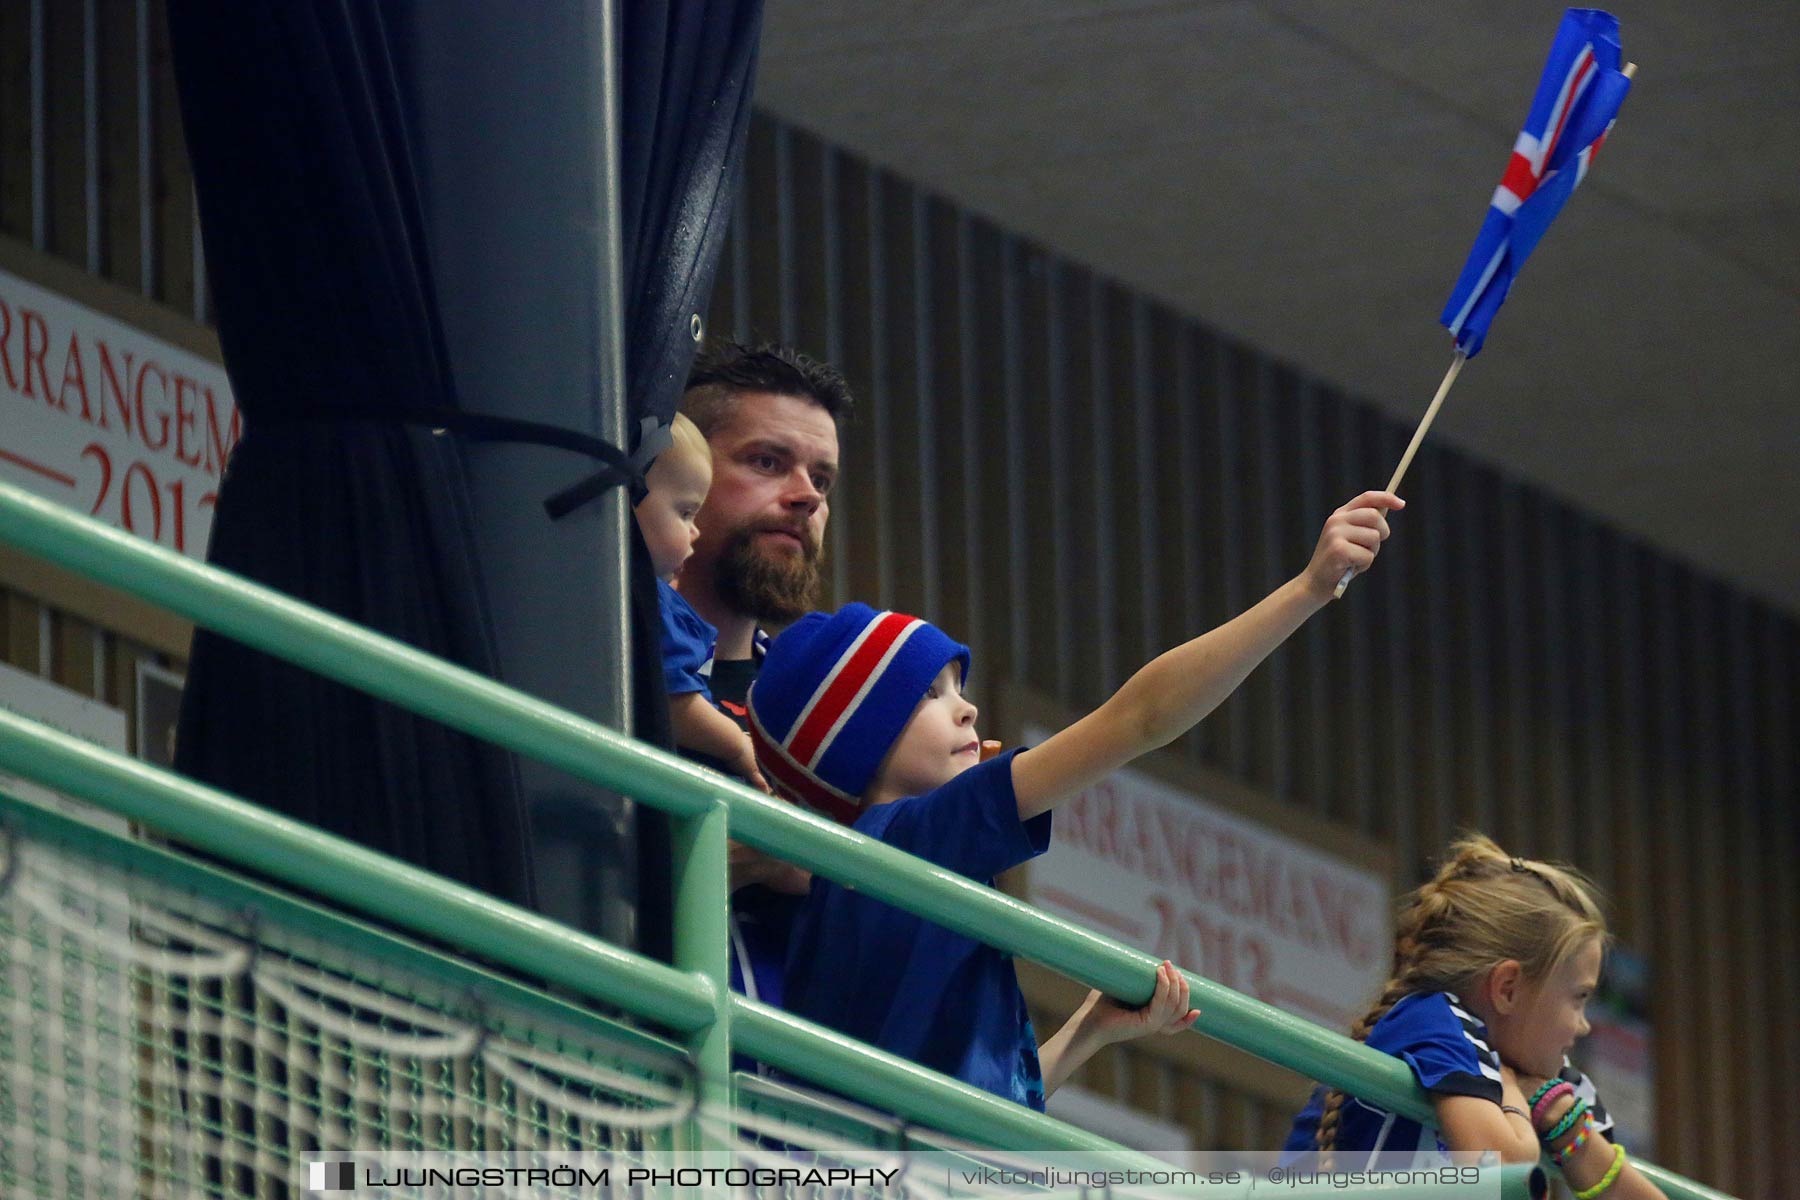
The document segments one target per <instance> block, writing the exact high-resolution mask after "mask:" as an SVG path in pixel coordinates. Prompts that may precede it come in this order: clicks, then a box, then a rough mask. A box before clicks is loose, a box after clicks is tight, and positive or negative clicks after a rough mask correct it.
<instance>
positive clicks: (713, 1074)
mask: <svg viewBox="0 0 1800 1200" xmlns="http://www.w3.org/2000/svg"><path fill="white" fill-rule="evenodd" d="M727 812H728V809H727V807H726V804H725V801H724V800H722V799H721V800H715V801H714V802H713V804H712V807H711V808H709V809H708V810H707V811H706V812H704V813H702V814H700V815H699V816H694V817H683V818H680V819H678V820H676V821H675V822H674V830H673V837H672V839H671V840H672V842H673V846H674V853H673V856H672V857H673V861H672V863H671V868H672V869H671V871H670V882H671V884H672V887H673V891H674V904H675V966H676V967H677V968H678V969H679V970H683V971H693V972H696V973H698V974H700V975H703V976H705V978H706V979H707V980H708V982H710V983H711V984H712V988H713V1001H714V1009H713V1014H714V1015H713V1020H712V1023H711V1024H709V1025H708V1026H706V1027H705V1028H704V1029H701V1030H699V1031H698V1032H696V1033H695V1034H693V1035H692V1036H691V1038H690V1039H689V1046H690V1047H691V1048H692V1050H693V1052H694V1062H695V1066H696V1067H697V1068H698V1070H699V1074H700V1078H699V1101H700V1107H699V1111H698V1112H697V1113H696V1120H695V1121H694V1122H692V1123H691V1125H690V1128H689V1130H688V1132H687V1136H686V1137H685V1138H684V1140H683V1144H682V1146H681V1148H682V1149H684V1150H704V1149H718V1148H721V1147H718V1146H715V1145H713V1144H711V1140H710V1139H708V1138H706V1137H704V1136H703V1135H702V1133H701V1129H700V1126H699V1121H698V1116H699V1113H700V1112H704V1111H705V1110H707V1109H711V1110H712V1111H713V1112H715V1113H717V1112H723V1111H727V1110H728V1107H729V1104H730V1100H731V930H730V920H731V888H730V884H729V882H728V880H727V878H726V875H727V871H726V834H727V831H728V818H727V815H726V814H727Z"/></svg>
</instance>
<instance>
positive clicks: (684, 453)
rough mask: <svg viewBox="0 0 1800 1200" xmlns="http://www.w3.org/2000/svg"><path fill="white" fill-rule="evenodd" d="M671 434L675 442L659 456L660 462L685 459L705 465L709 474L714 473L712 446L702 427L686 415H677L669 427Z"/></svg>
mask: <svg viewBox="0 0 1800 1200" xmlns="http://www.w3.org/2000/svg"><path fill="white" fill-rule="evenodd" d="M669 433H670V435H671V436H672V438H673V440H672V441H670V443H669V445H668V448H667V449H665V450H664V451H663V452H662V453H661V454H659V455H657V458H658V459H659V460H660V459H662V458H664V457H668V458H685V459H689V460H691V461H693V462H694V463H697V464H701V465H704V466H705V467H706V468H707V472H708V473H709V474H710V473H711V471H712V446H711V445H710V444H709V443H708V442H707V440H706V435H705V434H703V433H701V432H700V427H699V426H698V425H696V424H694V422H693V421H692V420H690V419H689V418H688V416H687V414H685V413H676V414H675V420H674V421H673V422H671V423H670V425H669Z"/></svg>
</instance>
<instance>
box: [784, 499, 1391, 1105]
mask: <svg viewBox="0 0 1800 1200" xmlns="http://www.w3.org/2000/svg"><path fill="white" fill-rule="evenodd" d="M1403 503H1404V502H1403V501H1401V500H1400V499H1399V498H1398V497H1397V496H1394V495H1392V494H1391V493H1388V492H1365V493H1363V494H1362V495H1361V496H1359V497H1357V498H1356V499H1355V500H1352V501H1351V502H1350V503H1349V504H1347V505H1345V506H1344V507H1343V508H1340V509H1338V510H1337V512H1335V513H1333V514H1332V516H1331V518H1330V520H1328V521H1327V522H1326V523H1325V530H1324V532H1323V534H1321V535H1320V538H1319V542H1318V545H1317V547H1316V548H1315V549H1314V551H1313V556H1312V560H1311V562H1310V563H1308V565H1307V567H1306V569H1305V570H1304V571H1303V572H1301V574H1300V575H1298V576H1297V577H1295V578H1294V579H1293V580H1291V581H1289V582H1288V583H1286V584H1283V585H1282V586H1281V587H1279V588H1277V589H1276V590H1275V591H1274V592H1272V593H1271V594H1270V595H1269V596H1268V597H1267V598H1266V599H1264V600H1263V601H1262V602H1261V603H1259V604H1257V605H1256V606H1255V607H1253V608H1251V609H1249V610H1248V611H1247V612H1245V613H1243V614H1242V615H1240V616H1238V617H1237V618H1235V619H1234V620H1232V621H1229V622H1227V623H1226V624H1224V625H1221V626H1220V627H1219V628H1217V629H1215V630H1213V631H1212V632H1210V633H1207V634H1205V635H1204V636H1202V637H1199V638H1196V639H1195V640H1193V641H1191V642H1188V643H1186V644H1185V645H1181V646H1177V647H1176V648H1175V649H1173V650H1170V651H1168V652H1167V653H1165V654H1163V655H1162V656H1161V657H1159V658H1157V659H1155V660H1154V661H1153V662H1151V663H1150V664H1149V665H1148V666H1146V667H1144V668H1143V669H1141V670H1140V671H1138V673H1137V674H1135V675H1133V676H1132V677H1131V678H1130V679H1129V680H1127V681H1126V683H1125V685H1124V686H1123V687H1121V688H1120V689H1119V690H1118V692H1117V693H1116V694H1115V695H1114V696H1113V697H1112V699H1110V700H1108V701H1107V702H1106V703H1105V704H1103V705H1101V706H1100V707H1099V708H1098V709H1096V710H1095V711H1094V712H1092V713H1090V714H1088V715H1087V716H1085V717H1083V718H1081V719H1080V720H1079V721H1077V722H1075V724H1073V725H1071V726H1069V727H1068V728H1067V729H1064V730H1063V731H1062V732H1060V733H1057V734H1055V735H1054V736H1052V737H1051V738H1049V739H1048V740H1046V741H1045V742H1044V743H1043V744H1042V745H1040V746H1038V747H1037V748H1035V749H1033V750H1031V751H1030V752H1029V753H1021V752H1019V751H1012V752H1009V753H1007V754H1004V755H1001V756H999V757H997V758H994V759H991V760H989V761H988V762H985V763H984V762H980V761H979V757H980V745H981V743H980V739H979V738H978V737H977V736H976V733H975V715H976V709H975V706H974V705H973V704H971V703H969V701H968V700H967V699H966V698H965V697H964V695H963V687H964V686H965V684H966V682H967V678H968V671H969V651H968V648H967V647H965V646H962V645H960V644H958V643H957V642H954V641H952V640H951V639H950V638H949V637H947V636H945V635H944V634H943V633H942V632H940V631H939V630H938V629H937V628H935V627H934V626H932V625H929V624H927V623H926V622H924V621H921V620H918V619H917V618H915V617H908V616H904V615H902V614H898V613H877V612H874V611H873V610H871V609H869V608H868V607H867V606H866V605H860V604H850V605H846V606H845V607H844V608H842V609H840V610H838V612H836V613H835V614H829V615H828V614H825V613H812V614H809V615H807V616H805V617H802V618H801V619H800V621H798V622H797V623H796V624H794V625H793V626H792V627H790V628H789V629H788V630H787V631H786V632H784V633H783V634H782V635H781V636H780V637H778V638H776V639H775V641H774V643H773V644H772V645H771V646H770V647H769V651H768V655H767V656H766V657H765V658H764V660H763V667H762V674H761V675H760V676H759V677H758V679H757V681H756V684H755V686H754V687H753V688H752V689H751V691H750V697H749V709H750V735H751V738H752V740H753V741H754V742H755V743H756V752H757V757H758V759H759V761H760V762H761V763H762V766H763V771H764V773H765V774H766V775H767V777H768V778H769V779H770V780H771V781H772V782H773V783H774V784H775V786H776V788H777V789H778V791H779V792H780V793H781V794H783V795H785V796H787V797H789V798H790V799H793V800H796V801H798V802H800V803H802V804H805V805H807V806H809V807H812V808H814V809H817V810H819V811H821V812H824V813H825V814H827V815H829V816H832V817H834V818H836V819H837V820H839V821H842V822H844V823H845V824H849V825H852V826H853V827H854V828H855V829H856V830H857V831H858V832H859V833H863V834H866V835H868V836H869V837H873V838H877V839H879V840H880V841H883V842H886V843H887V844H889V845H891V846H895V847H897V848H899V849H902V850H906V851H908V852H910V853H912V854H916V855H918V856H919V857H921V858H924V859H927V860H929V861H930V862H933V863H936V864H937V865H939V866H942V867H946V868H948V869H950V870H953V871H956V872H958V873H960V874H962V875H966V876H968V877H970V878H972V879H976V880H979V881H982V882H991V881H992V878H993V876H994V875H996V874H998V873H999V872H1001V871H1004V870H1006V869H1007V868H1009V867H1013V866H1016V865H1018V864H1019V863H1021V862H1024V861H1025V860H1027V859H1029V858H1032V857H1034V856H1036V855H1038V854H1041V853H1043V852H1044V851H1045V850H1046V849H1048V848H1049V844H1050V809H1051V808H1052V806H1054V805H1055V804H1056V803H1057V802H1059V801H1060V800H1062V799H1064V798H1065V797H1068V796H1073V795H1075V794H1077V793H1079V792H1080V791H1082V790H1083V789H1084V788H1086V787H1087V786H1088V785H1089V784H1091V783H1094V782H1095V781H1097V780H1099V779H1101V778H1103V777H1104V776H1105V775H1106V774H1107V773H1108V772H1110V771H1112V770H1113V769H1115V768H1117V767H1120V766H1123V765H1125V764H1126V763H1128V762H1130V761H1131V760H1132V759H1134V758H1136V757H1138V756H1139V755H1141V754H1144V753H1145V752H1147V751H1149V750H1152V749H1155V748H1156V747H1159V746H1163V745H1166V744H1167V743H1169V742H1171V741H1173V740H1174V739H1175V738H1176V737H1178V736H1180V735H1181V734H1182V733H1184V732H1186V731H1187V730H1188V729H1189V728H1191V727H1192V726H1193V725H1194V724H1195V723H1197V722H1198V721H1199V720H1200V719H1201V718H1203V717H1205V716H1206V715H1207V714H1208V713H1210V712H1212V710H1213V709H1214V708H1216V707H1218V705H1219V704H1220V702H1222V701H1223V700H1224V699H1225V697H1227V696H1229V695H1230V694H1231V692H1232V690H1233V689H1234V688H1236V687H1237V685H1238V684H1239V683H1240V682H1242V681H1243V679H1244V677H1245V676H1246V675H1248V674H1249V673H1250V671H1251V670H1252V668H1254V667H1255V666H1256V664H1257V663H1259V662H1261V661H1262V660H1263V659H1264V658H1265V657H1267V656H1268V654H1269V653H1270V652H1271V651H1272V650H1274V649H1275V647H1277V646H1279V645H1280V644H1281V643H1282V642H1283V641H1284V640H1285V639H1286V638H1287V637H1288V635H1289V634H1291V633H1293V632H1294V630H1296V629H1298V628H1299V627H1300V625H1301V624H1302V623H1304V622H1305V620H1306V619H1307V618H1308V617H1309V616H1311V615H1312V614H1313V613H1315V612H1317V611H1318V610H1319V609H1320V608H1322V607H1324V605H1325V604H1326V603H1328V602H1329V601H1330V600H1331V596H1332V589H1333V588H1335V587H1336V586H1337V581H1338V579H1339V577H1340V576H1342V575H1343V573H1344V571H1345V570H1346V569H1347V568H1350V567H1355V568H1356V569H1357V570H1358V571H1363V570H1367V569H1368V567H1369V566H1370V564H1371V563H1373V562H1374V560H1375V554H1376V552H1377V551H1378V550H1379V549H1380V547H1381V542H1382V540H1383V539H1384V538H1386V537H1387V533H1388V527H1387V520H1386V518H1385V517H1384V515H1383V511H1384V510H1386V509H1398V508H1401V507H1402V506H1403ZM1170 974H1174V973H1173V971H1172V968H1167V967H1166V966H1165V968H1164V969H1161V970H1159V971H1158V980H1157V990H1156V996H1155V998H1153V1000H1152V1001H1151V1003H1150V1004H1149V1005H1147V1006H1146V1008H1145V1010H1140V1013H1139V1014H1135V1015H1137V1016H1138V1018H1139V1019H1138V1021H1137V1024H1136V1026H1135V1027H1132V1026H1129V1025H1127V1024H1126V1023H1124V1022H1122V1020H1121V1018H1122V1017H1128V1016H1133V1015H1134V1014H1132V1013H1130V1012H1129V1010H1123V1009H1120V1008H1119V1007H1118V1006H1117V1005H1115V1004H1112V1003H1111V1002H1110V1001H1106V1002H1103V1001H1102V1000H1101V999H1100V997H1098V995H1094V996H1090V997H1089V999H1088V1002H1087V1003H1086V1004H1084V1005H1083V1006H1082V1010H1081V1011H1080V1012H1078V1013H1077V1014H1076V1016H1075V1017H1074V1018H1072V1019H1071V1020H1070V1021H1069V1023H1068V1024H1066V1025H1065V1026H1064V1027H1063V1029H1062V1030H1061V1031H1060V1032H1059V1033H1057V1034H1056V1036H1055V1037H1052V1038H1051V1039H1050V1040H1049V1041H1047V1042H1045V1043H1044V1044H1043V1046H1042V1048H1041V1050H1040V1048H1039V1046H1038V1045H1037V1043H1036V1039H1035V1037H1034V1036H1033V1033H1032V1030H1031V1024H1030V1021H1029V1019H1028V1017H1027V1015H1026V1011H1025V1002H1024V998H1023V997H1022V996H1021V995H1020V994H1019V986H1018V981H1017V978H1016V976H1015V974H1014V971H1013V965H1012V963H1011V961H1010V960H1009V958H1008V956H1006V955H1005V954H1002V953H1001V952H1000V951H998V950H995V949H993V948H991V947H989V946H986V945H983V944H982V943H980V942H977V941H975V940H973V939H972V938H969V937H965V936H963V935H962V934H958V933H954V932H952V931H950V930H948V929H945V928H943V927H941V926H938V925H936V924H933V923H932V922H930V921H927V920H925V919H923V918H921V917H917V916H914V915H912V914H911V913H908V912H904V911H902V910H900V909H897V908H894V907H893V906H891V905H889V904H886V903H884V902H882V901H880V900H876V899H873V898H871V897H869V896H866V895H862V894H859V893H857V892H855V891H853V890H851V889H849V888H846V887H844V886H842V885H840V884H837V883H834V882H832V881H830V880H828V879H825V878H824V877H822V876H814V878H813V886H812V892H811V894H810V895H809V897H808V898H807V903H806V905H805V907H804V908H803V909H802V910H801V912H800V915H799V917H798V919H797V920H796V921H795V925H794V932H793V939H792V942H791V943H790V948H789V953H788V975H787V997H786V1006H787V1008H788V1009H789V1010H790V1011H792V1012H794V1013H795V1014H797V1015H799V1016H802V1017H806V1018H808V1019H810V1020H814V1021H819V1022H821V1023H823V1024H826V1025H830V1026H833V1027H834V1028H837V1029H839V1030H842V1031H843V1032H845V1033H847V1034H849V1035H851V1036H852V1037H855V1038H858V1039H860V1040H862V1041H865V1042H868V1043H870V1044H872V1045H876V1046H879V1047H881V1048H883V1049H885V1050H889V1051H891V1052H893V1053H895V1054H899V1055H902V1056H905V1057H907V1058H911V1059H913V1060H914V1061H916V1062H919V1063H922V1064H924V1065H925V1066H928V1067H931V1068H933V1069H934V1070H937V1071H941V1072H943V1073H945V1074H948V1075H953V1076H955V1077H956V1078H958V1079H961V1080H963V1081H964V1082H967V1083H970V1084H974V1085H975V1086H977V1087H981V1088H985V1089H987V1090H988V1091H991V1092H994V1093H996V1094H998V1095H1001V1096H1005V1097H1008V1098H1010V1099H1013V1100H1017V1101H1019V1102H1020V1103H1024V1104H1029V1105H1031V1106H1032V1107H1034V1108H1042V1107H1043V1097H1044V1094H1045V1092H1047V1091H1051V1090H1054V1089H1055V1087H1056V1085H1057V1084H1058V1083H1060V1082H1061V1081H1062V1080H1063V1079H1066V1078H1067V1077H1068V1075H1069V1073H1070V1072H1071V1071H1073V1070H1074V1068H1075V1067H1076V1066H1077V1065H1079V1063H1080V1062H1082V1061H1083V1060H1084V1059H1086V1058H1087V1057H1088V1056H1089V1055H1090V1054H1092V1053H1093V1051H1094V1050H1095V1049H1097V1048H1098V1046H1099V1045H1101V1044H1104V1042H1106V1041H1109V1040H1117V1039H1118V1037H1119V1036H1131V1035H1133V1034H1135V1033H1138V1032H1145V1031H1147V1030H1148V1028H1160V1029H1163V1030H1164V1031H1166V1032H1173V1031H1174V1030H1175V1029H1177V1028H1186V1027H1187V1026H1188V1025H1191V1024H1192V1023H1193V1019H1194V1018H1195V1017H1196V1016H1198V1014H1197V1013H1187V1012H1186V1009H1187V997H1186V991H1185V986H1183V987H1182V988H1181V989H1180V993H1179V1008H1178V1009H1175V1008H1173V1007H1172V1005H1173V999H1172V995H1171V993H1172V991H1173V985H1172V984H1171V983H1170V981H1169V980H1168V979H1167V978H1166V977H1167V976H1168V975H1170ZM1175 978H1177V979H1179V978H1180V977H1179V975H1178V974H1176V975H1175ZM1159 1006H1160V1007H1159ZM1184 1013H1185V1014H1186V1015H1185V1016H1184V1015H1182V1014H1184Z"/></svg>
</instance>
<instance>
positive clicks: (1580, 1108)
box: [1540, 1100, 1588, 1142]
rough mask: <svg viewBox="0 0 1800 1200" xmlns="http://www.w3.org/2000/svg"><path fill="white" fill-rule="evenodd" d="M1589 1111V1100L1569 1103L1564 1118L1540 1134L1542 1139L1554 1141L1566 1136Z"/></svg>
mask: <svg viewBox="0 0 1800 1200" xmlns="http://www.w3.org/2000/svg"><path fill="white" fill-rule="evenodd" d="M1587 1112H1588V1102H1587V1101H1586V1100H1576V1101H1575V1103H1573V1104H1571V1105H1569V1111H1568V1112H1566V1113H1564V1114H1563V1115H1562V1120H1560V1121H1558V1122H1557V1123H1556V1124H1555V1125H1553V1126H1552V1127H1551V1128H1550V1130H1549V1131H1548V1132H1546V1133H1544V1134H1541V1135H1540V1140H1542V1141H1544V1142H1554V1141H1556V1140H1557V1139H1558V1138H1560V1137H1564V1136H1566V1135H1567V1134H1568V1132H1569V1130H1571V1129H1573V1128H1575V1126H1576V1124H1577V1123H1578V1122H1579V1121H1580V1120H1581V1118H1583V1117H1585V1116H1587Z"/></svg>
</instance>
